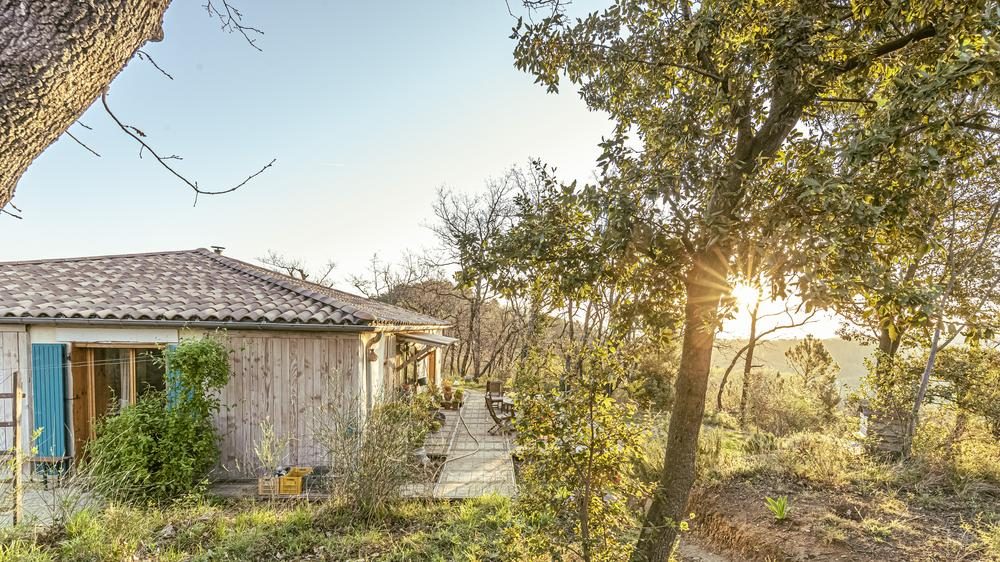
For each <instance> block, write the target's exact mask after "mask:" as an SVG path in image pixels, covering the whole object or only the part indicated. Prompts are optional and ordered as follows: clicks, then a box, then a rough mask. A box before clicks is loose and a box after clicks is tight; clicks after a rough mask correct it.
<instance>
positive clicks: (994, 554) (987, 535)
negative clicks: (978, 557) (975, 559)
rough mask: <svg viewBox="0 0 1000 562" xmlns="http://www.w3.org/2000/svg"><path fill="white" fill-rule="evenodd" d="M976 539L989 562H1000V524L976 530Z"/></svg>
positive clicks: (984, 526)
mask: <svg viewBox="0 0 1000 562" xmlns="http://www.w3.org/2000/svg"><path fill="white" fill-rule="evenodd" d="M976 538H977V539H978V541H977V542H978V543H979V546H980V548H981V549H982V553H983V558H984V559H986V560H988V561H989V562H1000V523H993V524H992V525H990V524H987V525H983V526H982V527H980V528H978V529H976Z"/></svg>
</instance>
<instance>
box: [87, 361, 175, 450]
mask: <svg viewBox="0 0 1000 562" xmlns="http://www.w3.org/2000/svg"><path fill="white" fill-rule="evenodd" d="M162 356H163V351H162V350H161V349H159V348H158V347H157V346H154V345H146V346H138V345H137V346H132V347H127V346H119V345H107V344H93V343H80V344H73V347H72V356H71V363H72V384H73V398H72V403H73V406H72V410H73V444H74V445H73V451H74V454H76V455H80V454H82V451H83V450H84V445H85V444H86V441H87V440H88V439H93V437H94V428H95V422H96V421H97V420H99V419H100V418H102V417H104V416H106V415H109V414H115V413H116V412H118V411H120V410H121V408H122V407H123V406H127V405H129V404H134V403H135V402H136V400H138V399H139V398H141V397H142V396H143V395H144V394H146V393H148V392H150V391H153V390H165V389H166V376H165V375H166V373H165V372H164V367H163V366H162V361H159V359H162Z"/></svg>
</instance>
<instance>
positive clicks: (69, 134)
mask: <svg viewBox="0 0 1000 562" xmlns="http://www.w3.org/2000/svg"><path fill="white" fill-rule="evenodd" d="M66 135H67V136H69V138H71V139H73V140H75V141H76V144H78V145H80V146H82V147H83V148H86V149H87V151H88V152H90V153H91V154H93V155H94V156H96V157H98V158H100V157H101V155H100V154H98V153H97V151H96V150H94V149H93V148H90V147H89V146H87V145H86V144H84V143H83V141H82V140H80V139H78V138H76V136H74V135H73V133H71V132H69V130H67V131H66Z"/></svg>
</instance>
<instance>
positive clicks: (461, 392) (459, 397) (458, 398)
mask: <svg viewBox="0 0 1000 562" xmlns="http://www.w3.org/2000/svg"><path fill="white" fill-rule="evenodd" d="M464 398H465V389H463V388H457V389H455V402H456V403H457V404H458V407H460V408H461V407H462V402H463V399H464Z"/></svg>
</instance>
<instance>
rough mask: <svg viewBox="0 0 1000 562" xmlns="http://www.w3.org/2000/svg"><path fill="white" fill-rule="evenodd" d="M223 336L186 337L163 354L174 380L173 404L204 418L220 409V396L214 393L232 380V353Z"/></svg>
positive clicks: (172, 382) (168, 372)
mask: <svg viewBox="0 0 1000 562" xmlns="http://www.w3.org/2000/svg"><path fill="white" fill-rule="evenodd" d="M222 337H225V336H224V335H212V336H206V337H201V338H187V339H183V340H181V342H180V343H179V344H178V345H177V346H176V347H173V348H168V349H167V350H166V351H165V352H164V354H163V361H164V363H165V364H166V368H167V376H168V378H171V379H172V380H171V381H170V382H169V384H170V385H171V386H172V387H173V388H172V389H171V391H170V392H171V402H175V404H172V406H175V407H176V408H177V409H179V410H182V411H185V412H188V413H190V415H191V416H193V417H204V416H208V415H211V414H213V413H214V412H216V411H218V409H219V399H218V397H217V396H216V393H215V392H213V391H215V390H218V389H220V388H222V387H224V386H226V383H227V382H228V381H229V352H228V351H227V350H226V346H225V345H224V344H223V343H222V342H221V341H220V339H221V338H222Z"/></svg>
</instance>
